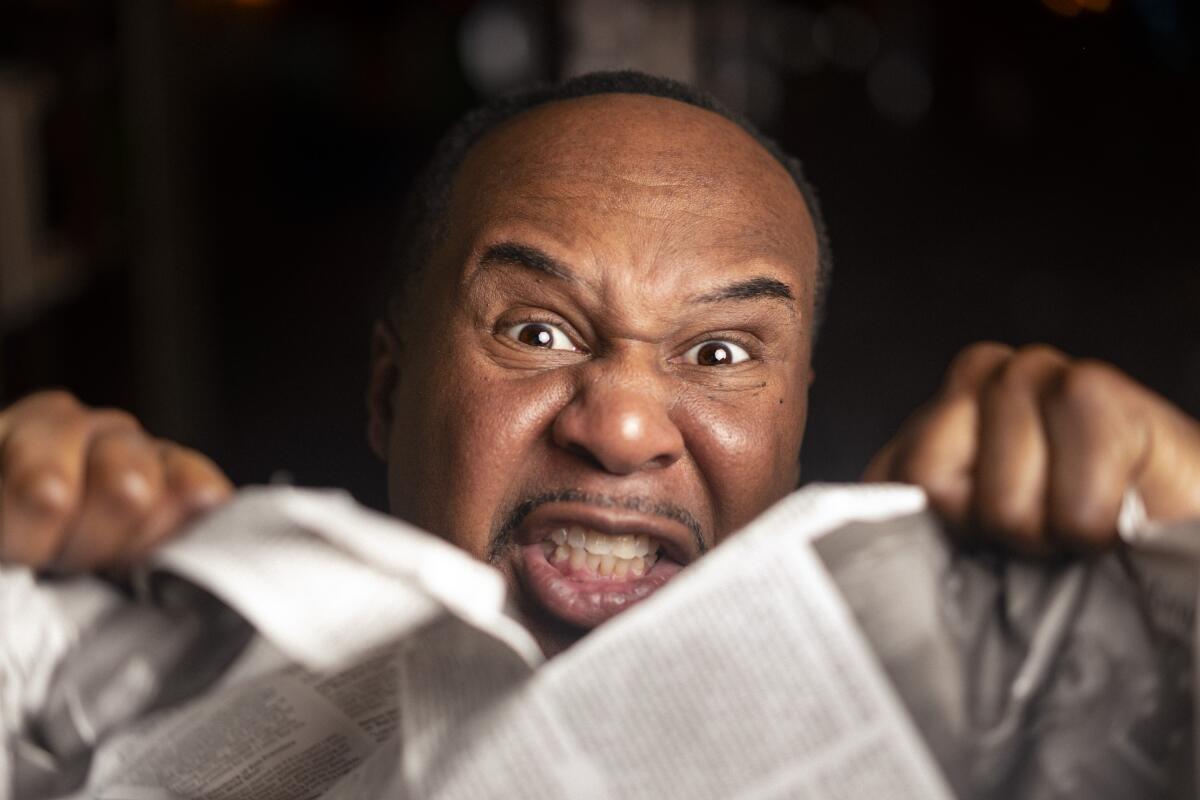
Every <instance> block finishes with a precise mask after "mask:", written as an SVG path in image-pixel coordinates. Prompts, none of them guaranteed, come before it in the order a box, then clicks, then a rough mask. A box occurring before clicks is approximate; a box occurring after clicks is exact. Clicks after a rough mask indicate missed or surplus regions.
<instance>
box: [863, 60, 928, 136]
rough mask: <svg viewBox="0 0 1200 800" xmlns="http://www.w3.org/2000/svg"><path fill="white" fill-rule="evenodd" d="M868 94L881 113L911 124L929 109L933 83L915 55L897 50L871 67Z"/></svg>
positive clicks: (872, 103)
mask: <svg viewBox="0 0 1200 800" xmlns="http://www.w3.org/2000/svg"><path fill="white" fill-rule="evenodd" d="M867 95H868V96H869V97H870V99H871V105H873V106H874V107H875V110H876V111H878V112H879V113H880V114H882V115H883V116H884V117H886V118H888V119H890V120H891V121H893V122H896V123H899V124H901V125H914V124H916V123H918V122H920V121H921V120H922V119H923V118H924V117H925V115H926V114H927V113H928V112H929V106H930V105H931V104H932V103H933V83H932V81H931V80H930V77H929V72H928V71H927V70H926V69H925V67H924V66H922V64H921V62H920V61H919V60H917V58H916V56H914V55H913V54H912V53H908V52H905V51H898V52H895V53H889V54H887V55H885V56H883V57H882V58H880V59H879V60H878V61H877V62H875V65H874V66H873V67H871V71H870V72H869V73H868V74H867Z"/></svg>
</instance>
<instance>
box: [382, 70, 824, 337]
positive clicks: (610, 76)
mask: <svg viewBox="0 0 1200 800" xmlns="http://www.w3.org/2000/svg"><path fill="white" fill-rule="evenodd" d="M598 94H644V95H651V96H653V97H664V98H667V99H670V100H677V101H679V102H682V103H688V104H690V105H693V106H697V107H699V108H703V109H705V110H707V111H712V112H713V113H716V114H720V115H721V116H722V117H725V118H726V119H728V120H730V121H731V122H733V123H735V124H736V125H738V126H740V127H741V128H742V129H743V130H745V131H746V132H747V133H749V134H750V135H751V136H753V137H754V139H755V140H756V141H757V142H758V143H759V144H760V145H762V146H763V148H764V149H766V151H767V152H768V153H770V154H771V155H772V156H773V157H774V158H775V160H776V161H778V162H779V163H780V164H782V165H783V167H784V169H786V170H787V171H788V174H789V175H791V176H792V180H793V181H795V183H796V187H797V188H798V189H799V190H800V194H801V196H802V197H803V198H804V203H805V205H806V206H808V213H809V216H810V217H811V218H812V224H813V228H814V230H815V231H816V235H817V259H818V261H817V281H816V287H815V290H814V306H815V309H814V320H813V326H812V337H813V339H814V341H815V338H816V333H817V329H818V327H819V326H820V323H821V320H822V319H823V316H824V308H825V298H826V295H827V293H828V289H829V282H830V278H831V273H832V270H833V260H832V255H831V253H830V249H829V237H828V235H827V233H826V230H825V219H824V217H823V216H822V214H821V206H820V203H819V202H818V201H817V195H816V191H815V190H814V189H813V187H812V185H811V184H810V183H809V182H808V179H807V178H806V177H805V176H804V170H803V168H802V167H801V164H800V161H799V159H797V158H795V157H794V156H792V155H789V154H788V153H786V152H784V150H783V149H782V148H781V147H780V146H779V145H778V144H777V143H776V142H775V141H774V140H772V139H770V138H769V137H767V136H764V135H763V134H762V133H761V132H760V131H759V130H758V128H756V127H755V126H754V124H753V123H752V122H750V121H749V120H748V119H746V118H745V117H744V116H742V115H741V114H739V113H737V112H736V111H732V110H730V109H728V108H726V107H725V106H724V105H723V104H722V103H721V102H720V101H719V100H717V98H716V97H714V96H713V95H711V94H709V93H708V92H705V91H702V90H700V89H697V88H695V87H693V86H689V85H687V84H684V83H680V82H679V81H675V80H671V79H670V78H662V77H658V76H655V75H647V74H646V73H643V72H636V71H632V70H622V71H619V72H591V73H588V74H585V75H579V76H577V77H574V78H570V79H567V80H565V81H561V82H559V83H538V84H533V85H531V86H527V87H525V88H522V89H518V90H516V91H514V92H511V93H509V94H505V95H502V96H500V97H497V98H495V99H493V100H491V101H489V102H487V103H485V104H484V105H482V106H480V107H478V108H476V109H474V110H472V111H469V112H468V113H466V114H465V115H463V116H462V117H461V118H459V120H458V121H457V122H455V123H454V124H453V125H452V126H451V127H450V129H449V130H448V131H447V132H446V133H445V135H444V136H442V138H441V140H440V141H439V142H438V143H437V145H436V147H435V148H434V151H433V156H432V157H431V158H430V160H429V162H428V163H427V164H426V165H425V167H424V169H422V171H421V172H420V173H419V174H418V176H417V178H416V180H415V181H414V183H413V185H412V188H411V189H410V190H409V193H408V196H407V197H406V198H405V201H404V207H403V212H402V216H401V221H400V227H399V239H398V247H397V249H398V253H397V258H396V263H394V264H392V265H391V267H390V273H391V274H390V275H389V279H388V283H389V284H390V287H391V288H390V291H389V292H388V298H389V310H390V308H391V304H394V303H396V302H397V301H399V300H400V298H402V296H403V294H404V290H405V287H406V286H407V285H408V283H409V281H410V280H411V279H412V278H413V276H415V275H416V274H417V273H418V272H419V271H420V270H421V267H422V266H423V265H424V264H425V263H426V262H427V261H428V260H429V258H430V256H431V255H432V252H433V249H434V246H435V245H436V243H437V241H438V239H439V237H440V235H441V233H442V231H443V230H444V222H445V221H444V215H445V212H446V206H447V202H448V200H449V195H450V187H451V185H452V184H453V182H454V176H455V174H456V173H457V172H458V168H459V166H460V165H461V164H462V162H463V160H464V159H465V158H466V155H467V153H468V152H469V151H470V149H471V146H472V145H474V144H475V143H476V142H477V141H479V140H480V139H481V138H483V136H484V135H485V134H487V133H488V132H489V131H491V130H493V129H494V128H496V127H498V126H499V125H500V124H501V123H503V122H505V121H507V120H509V119H511V118H513V117H515V116H517V115H518V114H520V113H522V112H524V111H528V110H530V109H532V108H536V107H538V106H541V105H544V104H546V103H553V102H557V101H559V100H571V99H574V98H578V97H589V96H591V95H598Z"/></svg>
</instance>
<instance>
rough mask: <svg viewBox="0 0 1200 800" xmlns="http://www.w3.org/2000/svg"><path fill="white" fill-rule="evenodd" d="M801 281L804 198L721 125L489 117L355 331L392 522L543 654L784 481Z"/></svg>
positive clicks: (761, 153) (795, 448)
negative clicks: (518, 621)
mask: <svg viewBox="0 0 1200 800" xmlns="http://www.w3.org/2000/svg"><path fill="white" fill-rule="evenodd" d="M816 274H817V241H816V235H815V232H814V229H813V225H812V222H811V219H810V217H809V214H808V210H807V208H806V207H805V204H804V200H803V199H802V197H801V194H800V192H799V190H798V189H797V187H796V185H795V184H794V182H793V181H792V179H791V177H790V176H789V175H788V173H787V171H786V170H785V169H784V167H783V166H782V165H781V164H779V163H778V162H777V161H776V160H775V159H774V158H772V157H771V155H770V154H769V153H768V152H767V151H766V150H764V149H763V148H762V147H761V146H760V145H759V144H758V143H757V142H756V141H755V140H754V139H753V138H752V137H751V136H750V135H749V134H748V133H746V132H745V131H743V130H742V129H741V128H740V127H738V126H737V125H736V124H734V123H733V122H731V121H729V120H727V119H725V118H724V117H721V116H720V115H718V114H714V113H712V112H709V111H706V110H704V109H701V108H698V107H695V106H692V105H689V104H686V103H682V102H678V101H675V100H669V99H664V98H658V97H651V96H647V95H635V94H604V95H595V96H591V97H585V98H579V99H572V100H566V101H558V102H553V103H548V104H545V105H542V106H539V107H536V108H534V109H531V110H528V111H525V112H523V113H521V114H519V115H518V116H516V117H514V118H513V119H511V120H508V121H507V122H505V123H503V124H501V125H500V126H499V127H497V128H495V129H494V130H492V131H491V132H489V133H488V134H486V135H485V136H484V137H483V138H482V139H481V140H480V141H479V142H477V143H476V144H475V145H474V146H473V147H472V148H471V150H470V151H469V152H468V154H467V157H466V158H465V160H464V161H463V163H462V165H461V167H460V169H459V171H458V173H457V174H456V176H455V179H454V183H453V185H452V187H451V192H450V198H449V205H448V209H447V214H446V220H445V231H444V235H443V236H441V237H440V238H439V240H438V242H437V245H436V246H435V248H434V252H433V253H432V255H431V258H430V261H429V263H427V264H426V265H424V267H423V269H422V270H421V272H420V273H418V275H417V276H416V277H415V278H414V280H413V281H412V283H411V285H410V287H409V289H408V291H407V293H406V301H405V303H404V304H403V307H402V309H401V310H400V311H398V312H397V313H394V314H393V315H392V316H393V319H392V320H391V323H390V324H385V323H381V324H380V325H379V326H378V327H377V329H376V332H375V340H374V352H373V361H372V364H373V366H372V377H371V387H370V389H369V392H368V404H369V408H370V412H371V420H370V423H369V426H368V437H369V439H370V442H371V446H372V449H373V450H374V451H375V452H376V453H377V454H378V455H379V456H380V457H381V458H383V459H385V460H386V462H387V465H388V485H389V498H390V503H391V508H392V512H393V513H394V514H395V515H396V516H398V517H400V518H402V519H405V520H408V521H409V522H412V523H413V524H415V525H417V526H419V527H421V528H424V529H426V530H429V531H432V532H435V533H437V534H438V535H440V536H443V537H445V538H446V539H447V540H449V541H451V542H453V543H454V544H456V545H458V546H459V547H461V548H463V549H464V550H466V551H468V552H469V553H471V554H472V555H474V556H476V557H477V558H480V559H485V560H490V561H491V562H492V563H493V564H494V565H495V566H496V567H498V568H499V569H500V570H501V571H502V572H503V573H504V574H505V576H506V577H507V578H508V579H509V582H510V585H511V587H512V589H513V592H514V597H516V598H517V602H518V604H519V605H520V607H521V608H522V610H523V611H524V613H525V615H526V617H527V620H526V621H527V623H528V624H529V625H530V628H531V630H533V631H534V633H535V635H536V636H537V637H538V639H539V641H540V642H541V643H542V645H543V648H544V649H546V651H547V652H548V653H553V652H556V651H558V650H560V649H561V648H562V647H564V646H566V645H567V644H569V643H570V642H572V641H574V640H575V639H577V638H578V637H579V636H580V635H582V634H583V633H584V632H585V631H586V630H587V629H589V628H591V627H594V626H595V625H596V624H599V623H600V622H602V621H603V620H605V619H607V618H608V617H610V616H612V615H613V614H615V613H617V612H618V611H620V610H622V609H623V608H625V607H628V606H629V605H632V604H633V603H636V602H637V601H639V600H640V599H642V598H643V597H645V596H647V595H648V594H650V593H651V592H652V591H653V590H654V589H656V588H658V587H659V586H661V585H662V584H663V583H665V582H666V581H667V580H668V579H670V577H671V576H672V575H674V574H675V573H676V572H678V570H679V569H680V568H681V567H682V566H683V565H686V564H687V563H688V562H690V561H692V560H694V559H695V558H697V557H698V556H699V555H701V554H702V553H703V552H704V551H705V550H706V549H708V548H710V547H712V546H714V545H716V544H718V543H720V542H721V541H722V540H723V539H724V537H726V536H728V535H729V534H730V533H732V532H734V531H736V530H737V529H738V528H739V527H741V526H743V525H745V524H746V523H747V522H749V521H750V520H751V519H753V518H754V517H755V516H757V515H758V514H759V513H761V512H762V511H763V510H764V509H765V508H767V507H768V506H769V505H771V504H772V503H773V502H775V501H776V500H778V499H779V498H781V497H782V496H784V495H785V494H787V493H788V492H789V491H791V490H792V489H793V488H795V487H796V485H797V482H798V479H799V465H798V456H799V452H800V444H801V439H802V437H803V431H804V422H805V415H806V411H807V392H808V387H809V384H810V382H811V379H812V372H811V369H810V353H811V325H812V310H813V300H814V291H815V286H814V281H815V279H816Z"/></svg>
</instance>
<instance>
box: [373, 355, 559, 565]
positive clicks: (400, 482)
mask: <svg viewBox="0 0 1200 800" xmlns="http://www.w3.org/2000/svg"><path fill="white" fill-rule="evenodd" d="M464 362H465V363H464ZM490 366H491V365H489V364H488V363H486V361H477V362H476V361H473V360H471V359H469V358H468V359H462V360H460V361H459V362H458V364H457V365H456V368H455V369H453V370H434V369H426V370H425V374H426V375H427V378H426V381H425V384H424V389H425V392H424V394H423V396H422V397H420V398H416V399H415V402H414V403H411V404H410V405H412V406H414V407H415V414H416V416H413V417H411V418H410V419H408V420H406V421H405V423H404V424H403V425H400V424H398V425H397V430H398V431H399V433H398V435H397V436H395V437H393V443H392V453H393V459H392V461H393V462H394V463H395V465H396V466H395V467H394V468H393V469H392V470H391V486H390V491H391V496H392V507H393V512H394V513H396V514H397V515H398V516H401V517H403V518H404V519H407V520H409V521H410V522H412V523H414V524H416V525H418V526H420V527H422V528H424V529H426V530H429V531H432V532H434V533H437V534H439V535H441V536H443V537H445V538H447V539H448V540H450V541H452V542H454V543H455V544H456V545H458V546H459V547H462V548H463V549H465V550H467V551H469V552H471V553H472V554H474V555H476V556H478V557H482V556H483V554H484V553H485V552H486V549H487V545H488V541H489V536H490V534H491V531H492V529H493V527H494V525H495V522H496V516H497V514H498V513H502V512H503V511H504V510H505V509H507V508H508V507H509V506H510V505H511V503H512V502H513V500H514V499H515V498H516V496H517V495H518V493H519V492H520V490H521V487H522V486H524V485H527V484H528V483H529V473H530V472H531V471H533V470H535V469H536V468H537V465H538V464H539V463H540V459H539V458H538V457H537V456H538V453H539V452H540V451H541V449H543V448H544V447H545V446H546V443H547V442H548V440H549V430H550V428H551V424H552V422H553V419H554V416H555V414H556V413H557V411H558V409H559V408H561V407H562V405H563V404H564V403H565V402H566V401H567V398H568V397H569V395H570V387H569V386H565V385H563V382H562V380H561V379H556V378H555V377H554V376H552V375H549V374H547V375H542V376H535V377H525V378H520V379H513V378H512V377H504V378H502V377H501V376H499V375H498V374H496V370H495V368H494V367H491V368H489V367H490Z"/></svg>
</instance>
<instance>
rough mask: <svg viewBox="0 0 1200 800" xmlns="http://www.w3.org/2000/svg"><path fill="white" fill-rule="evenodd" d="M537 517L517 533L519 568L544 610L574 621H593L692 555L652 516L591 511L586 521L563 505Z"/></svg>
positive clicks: (654, 585) (637, 596)
mask: <svg viewBox="0 0 1200 800" xmlns="http://www.w3.org/2000/svg"><path fill="white" fill-rule="evenodd" d="M535 513H536V512H535ZM542 516H544V517H546V519H542V520H535V521H534V524H533V525H532V526H530V528H528V529H527V531H526V532H525V535H523V536H521V540H522V541H523V542H525V543H524V544H523V545H522V546H521V548H520V551H519V552H520V558H519V559H518V567H517V572H518V575H519V576H520V579H521V582H522V583H523V585H524V586H525V588H526V589H527V591H528V592H529V594H530V595H532V596H533V598H534V599H536V600H537V601H538V603H539V604H540V605H541V606H542V607H543V608H544V609H545V610H546V611H548V612H550V613H551V614H552V615H553V616H555V617H558V618H559V619H561V620H563V621H565V622H568V623H570V624H572V625H576V626H579V627H583V628H592V627H595V626H596V625H599V624H600V623H601V622H604V621H605V620H607V619H609V618H611V617H612V616H614V615H615V614H618V613H620V612H621V611H624V610H625V609H627V608H629V607H630V606H632V605H634V604H636V603H638V602H640V601H642V600H644V599H646V598H647V597H649V596H650V595H651V594H653V593H654V592H655V591H657V590H658V589H660V588H662V586H663V585H664V584H666V582H667V581H669V580H670V579H671V578H672V577H674V576H675V575H676V574H677V573H678V572H679V570H681V569H682V568H683V564H684V563H685V562H686V561H688V560H690V558H691V557H692V556H691V553H690V549H691V548H689V547H688V546H687V545H686V544H684V543H683V542H684V541H686V538H687V535H686V534H681V533H679V532H677V531H674V530H664V527H666V528H669V527H671V526H664V525H663V524H661V523H658V522H657V521H655V522H651V521H649V520H637V519H632V520H629V519H626V520H611V519H609V520H600V519H596V518H595V515H591V514H589V515H587V516H591V517H592V519H591V520H589V521H585V520H581V519H578V518H577V516H576V515H574V514H569V515H568V514H562V513H561V510H560V511H559V513H557V514H556V513H549V514H544V515H542ZM601 516H603V515H601ZM570 517H576V518H574V519H571V518H570ZM600 527H604V528H606V530H599V528H600Z"/></svg>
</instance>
